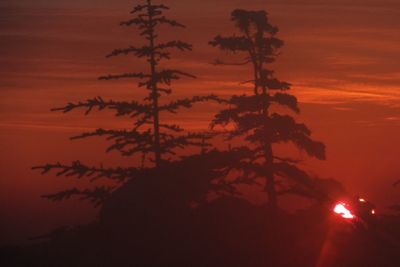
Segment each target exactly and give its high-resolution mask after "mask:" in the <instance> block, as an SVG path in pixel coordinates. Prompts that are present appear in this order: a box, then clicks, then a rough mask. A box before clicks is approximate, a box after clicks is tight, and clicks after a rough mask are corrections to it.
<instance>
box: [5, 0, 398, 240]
mask: <svg viewBox="0 0 400 267" xmlns="http://www.w3.org/2000/svg"><path fill="white" fill-rule="evenodd" d="M15 2H16V1H12V0H3V1H0V38H1V39H0V94H1V97H0V130H1V131H0V135H1V136H0V137H1V138H0V144H1V148H2V149H1V150H0V153H1V154H0V158H1V161H0V162H1V165H0V177H1V178H0V214H1V216H0V217H1V221H0V226H1V229H0V240H2V239H4V240H12V239H13V238H14V239H15V238H22V237H26V236H28V235H32V234H35V233H37V232H38V231H45V230H47V229H48V228H49V227H54V226H57V225H62V224H68V223H72V222H76V220H77V219H76V218H77V216H76V214H78V213H83V212H84V211H86V210H87V206H85V205H84V207H82V204H81V203H79V207H76V205H77V203H69V204H52V203H48V202H45V201H44V200H41V199H39V198H38V196H39V195H40V194H43V193H46V192H49V191H50V192H51V191H54V190H58V189H63V188H65V187H66V186H71V185H72V186H73V185H75V180H67V181H66V180H65V179H61V178H60V179H54V177H50V176H46V177H43V176H40V175H38V174H37V173H32V172H31V171H30V170H29V169H30V167H31V166H32V165H35V164H38V163H43V162H48V161H57V160H60V161H63V160H65V161H70V160H75V159H78V158H79V159H82V161H85V159H86V162H89V163H94V164H97V163H99V162H100V161H106V162H111V163H115V164H118V163H119V162H121V159H119V158H118V157H116V156H115V155H103V153H102V152H103V150H102V148H100V147H99V146H98V145H97V144H96V143H94V142H93V141H84V142H69V141H68V140H67V138H68V136H71V135H74V134H76V133H79V132H80V131H81V130H83V129H87V128H95V127H100V126H102V127H107V126H108V127H111V126H115V125H117V126H121V125H123V123H124V120H118V121H113V120H111V119H112V118H113V117H112V116H111V115H105V116H104V114H103V115H102V116H98V115H94V116H89V117H84V116H82V113H80V112H75V113H73V114H69V115H62V114H54V113H50V112H49V109H50V108H52V107H55V106H61V105H63V104H65V103H66V102H68V101H75V100H79V99H86V98H88V97H93V96H97V95H101V96H103V97H104V98H114V99H129V98H134V97H135V96H137V92H138V90H137V89H136V87H135V84H134V83H133V81H123V82H104V81H103V82H100V81H97V80H96V77H98V76H100V75H103V74H107V73H118V72H129V71H135V70H138V69H140V68H141V66H142V65H141V63H140V62H139V63H138V62H137V61H135V60H134V59H132V58H130V57H122V58H114V59H105V57H104V55H106V54H107V53H108V52H110V51H111V50H112V49H113V48H121V47H126V46H129V45H130V44H135V43H136V42H140V40H138V38H136V37H135V31H134V30H133V29H132V28H123V27H119V26H118V22H119V21H122V20H124V19H126V18H128V17H129V15H128V13H129V10H130V7H131V4H132V1H127V0H114V1H111V0H102V1H99V0H83V1H73V2H72V3H71V1H63V0H58V1H54V0H53V1H50V0H41V1H39V0H36V1H33V0H20V1H18V2H17V3H15ZM216 2H217V3H216ZM164 3H165V4H168V5H169V6H171V7H172V10H171V11H170V12H169V13H170V16H172V17H174V18H176V19H178V20H180V21H181V22H182V23H184V24H186V25H187V27H188V29H186V30H178V31H175V32H171V31H167V32H166V33H165V34H166V35H163V37H167V38H171V37H173V38H176V37H179V38H180V39H183V40H186V41H189V42H191V43H193V44H194V48H195V50H194V52H193V53H185V54H179V53H177V54H175V55H176V57H175V59H174V60H173V61H171V62H170V64H171V65H172V64H174V65H175V66H177V65H178V66H179V67H180V68H183V69H186V70H188V71H190V72H192V73H193V74H195V75H197V76H198V79H197V80H194V81H192V80H185V81H182V82H179V84H177V86H176V94H177V95H182V96H184V95H192V94H207V93H211V92H212V93H216V94H219V95H229V94H232V93H237V94H241V93H243V92H246V90H247V88H246V87H244V86H241V85H239V82H241V81H243V80H246V79H248V77H249V75H250V72H249V71H248V70H246V69H243V68H238V67H214V66H212V65H211V64H209V63H210V62H212V60H213V59H215V58H217V57H220V58H227V57H229V56H227V55H224V54H222V53H220V52H219V51H217V50H214V49H212V48H211V47H209V46H208V45H207V42H208V41H209V40H210V39H211V38H212V37H213V36H215V35H216V34H218V33H228V32H233V25H231V23H230V22H229V13H230V11H231V10H232V9H234V8H238V7H241V8H248V9H266V10H267V11H268V12H269V13H270V18H271V21H272V22H273V23H274V24H276V25H278V26H279V28H280V35H279V36H280V37H281V38H282V39H283V40H284V41H285V44H286V45H285V47H284V49H283V51H282V52H283V53H282V56H281V57H280V58H279V61H278V63H277V64H275V66H274V69H275V70H276V72H277V76H278V77H279V78H281V79H284V80H287V81H289V82H291V83H292V84H293V93H294V94H295V95H296V96H297V97H298V98H299V100H300V102H301V108H302V114H301V117H300V118H301V120H303V121H305V122H306V123H307V124H308V125H309V126H310V128H311V129H312V130H313V133H314V136H315V137H316V138H317V139H319V140H321V141H324V142H325V143H326V145H327V149H328V150H327V156H328V159H327V161H326V162H306V163H305V167H306V169H308V170H310V171H312V172H314V173H316V174H319V175H321V176H324V177H333V178H336V179H338V180H339V181H341V182H342V183H344V185H345V186H346V187H347V188H348V189H349V191H351V192H354V194H362V195H364V196H366V197H367V198H369V199H371V200H372V201H373V202H375V203H377V204H378V205H379V206H381V207H384V206H385V205H388V204H391V203H393V202H394V201H396V200H399V199H400V190H399V189H397V190H396V189H395V188H393V187H391V184H392V183H393V181H395V180H396V179H398V178H400V167H399V160H398V149H400V138H399V136H400V67H399V65H398V64H399V62H400V34H399V32H400V20H399V17H400V2H399V1H396V0H393V1H388V0H363V1H361V0H359V1H354V0H353V1H351V0H335V1H334V0H319V1H318V0H313V1H312V0H299V1H294V0H270V1H267V0H264V1H260V0H256V1H232V0H222V1H211V0H202V1H178V0H169V1H164ZM216 108H217V107H216V106H211V107H210V106H200V107H197V108H196V109H194V110H193V112H191V113H186V112H185V114H184V115H180V116H178V117H177V118H176V119H177V120H178V121H181V122H182V123H183V124H184V126H186V127H187V128H204V127H206V125H207V123H208V121H209V120H210V118H211V115H212V113H213V112H214V111H215V110H216ZM193 121H195V122H196V123H193ZM300 156H301V157H303V155H301V154H300ZM304 158H305V157H304ZM123 161H125V162H126V160H123ZM111 163H110V164H111ZM42 213H47V214H52V216H47V217H46V218H45V219H44V218H43V217H41V216H39V215H40V214H42ZM93 214H94V213H93V212H92V213H90V214H85V215H83V214H81V216H78V217H79V218H80V219H79V220H82V221H85V220H88V219H90V218H91V217H92V216H93ZM11 225H12V227H11ZM33 225H34V226H33ZM38 225H40V226H38ZM17 228H18V231H19V233H18V234H16V233H15V229H17ZM13 229H14V231H13ZM2 235H3V236H4V238H1V236H2ZM0 243H1V242H0Z"/></svg>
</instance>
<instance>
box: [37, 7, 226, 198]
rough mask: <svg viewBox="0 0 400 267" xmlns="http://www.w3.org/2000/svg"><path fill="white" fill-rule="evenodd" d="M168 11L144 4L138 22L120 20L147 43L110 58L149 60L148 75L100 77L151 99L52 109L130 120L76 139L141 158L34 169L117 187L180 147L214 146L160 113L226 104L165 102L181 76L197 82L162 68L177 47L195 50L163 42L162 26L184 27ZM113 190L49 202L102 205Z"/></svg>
mask: <svg viewBox="0 0 400 267" xmlns="http://www.w3.org/2000/svg"><path fill="white" fill-rule="evenodd" d="M168 9H169V8H168V7H167V6H165V5H156V4H152V2H151V1H150V0H147V1H145V3H144V4H139V5H137V6H135V7H134V9H133V10H132V12H131V13H132V15H133V18H132V19H130V20H127V21H124V22H121V25H122V26H135V27H136V28H138V29H139V35H140V36H141V37H142V38H143V39H144V40H145V41H146V43H147V44H146V45H143V46H130V47H128V48H123V49H115V50H114V51H112V52H111V53H110V54H108V55H107V57H114V56H119V55H130V54H132V55H133V56H135V57H137V58H139V59H141V58H143V59H145V60H146V62H147V64H148V67H149V71H148V72H137V73H123V74H109V75H106V76H101V77H100V78H99V79H100V80H116V79H125V78H132V79H136V80H139V81H138V87H139V88H143V89H145V90H146V91H147V96H146V97H145V98H144V99H143V100H130V101H115V100H104V99H103V98H101V97H94V98H92V99H88V100H86V101H79V102H76V103H68V104H67V105H66V106H64V107H61V108H55V109H52V110H53V111H62V112H64V113H67V112H71V111H73V110H75V109H84V110H85V114H86V115H87V114H89V113H91V112H92V111H93V110H98V111H102V110H111V111H113V112H115V115H116V116H126V117H128V118H131V119H132V120H134V121H133V128H131V129H123V130H115V129H101V128H100V129H97V130H95V131H93V132H85V133H82V134H81V135H78V136H75V137H72V138H71V139H72V140H76V139H83V138H89V137H105V138H106V139H107V140H108V141H111V142H112V144H111V145H110V146H109V147H108V148H107V152H110V151H118V152H119V153H120V154H121V155H123V156H136V155H138V154H139V155H140V156H141V159H142V160H141V161H140V160H139V161H138V162H136V164H134V167H131V168H122V167H117V168H108V169H106V168H104V167H103V166H100V167H97V168H96V167H90V166H88V165H85V164H83V163H81V162H79V161H76V162H73V163H72V164H71V165H65V164H60V163H56V164H47V165H44V166H37V167H34V168H33V169H39V170H42V173H47V172H49V171H51V170H55V171H57V176H60V175H65V176H75V177H79V178H81V177H90V178H91V179H92V180H96V179H98V178H108V179H111V180H112V181H114V182H117V183H124V182H126V181H127V180H129V179H131V178H140V177H143V173H144V172H148V171H149V169H151V168H161V167H162V166H163V165H165V164H169V162H170V160H171V159H172V158H171V157H173V156H175V158H174V159H175V160H179V155H177V150H178V149H183V148H186V147H188V146H195V147H199V148H200V149H201V151H206V149H207V148H208V147H209V146H210V144H209V143H208V142H207V140H208V139H210V138H211V137H212V135H211V134H209V133H205V132H199V133H187V132H184V130H183V129H182V128H181V127H180V126H179V125H175V124H168V123H164V122H162V121H160V114H161V113H172V114H175V113H177V112H178V111H179V109H182V108H186V109H190V108H191V107H192V106H193V104H195V103H199V102H204V101H217V102H220V101H221V100H220V99H219V98H218V97H216V96H215V95H206V96H193V97H191V98H184V99H174V100H171V101H170V102H168V101H164V102H163V104H161V103H160V98H161V97H163V96H165V95H170V94H171V93H172V88H171V87H170V86H171V84H172V82H173V81H176V80H179V79H181V78H182V77H188V78H195V76H193V75H192V74H189V73H187V72H185V71H182V70H178V69H171V68H164V67H163V66H161V65H160V63H161V61H163V60H168V59H170V58H171V51H172V50H173V49H175V50H178V51H181V52H185V51H191V50H192V45H191V44H189V43H186V42H183V41H180V40H172V41H167V42H159V41H158V40H159V35H158V28H159V27H160V26H161V25H167V26H170V27H180V28H182V27H184V25H182V24H180V23H178V22H177V21H175V20H170V19H168V18H166V17H165V16H164V11H166V10H168ZM115 188H116V187H115V186H114V187H96V188H94V189H85V190H78V189H76V188H73V189H70V190H66V191H62V192H59V193H58V194H51V195H45V196H44V197H46V198H49V199H50V200H53V201H57V200H64V199H67V198H70V197H72V196H78V197H80V198H83V199H89V200H90V201H92V202H93V203H95V204H96V205H98V204H99V203H101V202H103V201H104V200H105V199H106V198H107V197H108V196H110V195H111V192H112V191H113V190H115Z"/></svg>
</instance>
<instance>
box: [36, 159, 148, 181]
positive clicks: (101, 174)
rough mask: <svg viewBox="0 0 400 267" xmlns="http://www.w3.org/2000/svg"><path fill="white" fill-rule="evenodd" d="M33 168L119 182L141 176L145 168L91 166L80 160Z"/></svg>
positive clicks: (66, 175)
mask: <svg viewBox="0 0 400 267" xmlns="http://www.w3.org/2000/svg"><path fill="white" fill-rule="evenodd" d="M32 170H41V171H42V174H46V173H49V172H50V171H55V172H56V176H65V177H78V178H83V177H87V178H90V179H91V180H92V181H93V180H97V179H100V178H107V179H111V180H114V181H119V182H122V181H124V180H126V179H130V178H133V177H136V176H139V175H140V174H141V173H142V172H143V170H141V169H137V168H120V167H118V168H104V167H103V166H102V165H100V166H99V167H89V166H87V165H84V164H82V163H81V162H80V161H74V162H72V164H71V165H64V164H61V163H55V164H46V165H44V166H35V167H32Z"/></svg>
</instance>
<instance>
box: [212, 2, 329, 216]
mask: <svg viewBox="0 0 400 267" xmlns="http://www.w3.org/2000/svg"><path fill="white" fill-rule="evenodd" d="M231 20H232V21H233V22H234V23H235V24H236V27H237V28H238V30H239V31H240V34H239V35H232V36H228V37H225V36H221V35H218V36H216V37H215V38H214V40H213V41H211V42H210V45H212V46H214V47H218V48H220V49H221V50H224V51H228V52H233V53H235V54H236V53H241V54H244V55H245V58H244V60H243V62H238V63H226V62H222V61H220V60H217V61H216V64H217V65H219V64H221V65H238V66H242V65H247V64H249V65H251V67H252V71H253V74H254V77H253V78H252V79H251V80H250V81H247V82H248V83H252V84H254V88H253V93H252V94H251V95H234V96H232V97H231V98H230V99H229V100H228V101H227V104H228V105H229V108H227V109H224V110H222V111H220V112H219V113H218V114H217V115H216V116H215V118H214V120H213V123H212V124H213V126H216V125H226V124H230V123H233V124H234V125H235V128H234V130H232V131H229V139H233V138H244V139H245V140H246V141H248V142H249V143H250V144H251V145H250V146H248V147H247V150H248V153H244V154H243V158H242V162H241V164H240V165H237V166H232V168H234V169H238V170H241V171H242V172H241V173H243V176H241V177H240V178H238V179H237V182H244V183H255V181H257V178H264V179H265V180H266V183H265V191H266V193H267V195H268V200H269V205H270V206H271V207H272V208H273V209H276V207H277V197H278V195H280V194H283V193H289V192H292V193H295V192H297V193H301V194H308V193H307V190H306V189H307V187H311V179H310V178H309V177H308V175H307V174H306V173H305V172H304V171H302V170H301V169H300V168H299V167H298V166H296V165H297V163H298V160H295V159H290V158H283V157H278V156H277V155H276V153H274V149H273V145H274V144H278V143H286V142H292V143H293V144H294V145H296V146H297V147H298V148H299V149H301V150H303V151H305V152H307V154H308V155H309V156H312V157H315V158H317V159H321V160H322V159H325V146H324V144H322V143H321V142H316V141H314V140H312V139H311V137H310V136H311V131H310V130H309V129H308V128H307V126H306V125H304V124H302V123H297V122H296V121H295V119H294V118H293V117H291V116H290V115H282V114H280V113H278V112H277V111H276V110H274V108H273V105H280V106H284V107H287V108H288V109H290V110H291V111H293V112H294V113H299V112H300V110H299V106H298V103H297V99H296V97H295V96H293V95H290V94H289V93H288V90H289V89H290V84H289V83H287V82H283V81H280V80H278V79H277V78H276V77H275V76H274V72H273V71H272V70H271V69H269V68H268V67H267V66H268V64H270V63H272V62H274V61H275V59H276V57H277V56H278V55H279V50H280V48H281V47H282V46H283V41H282V40H280V39H279V38H277V36H276V35H277V33H278V28H277V27H275V26H273V25H272V24H271V23H270V22H269V20H268V16H267V13H266V12H265V11H247V10H240V9H237V10H234V11H233V12H232V14H231ZM244 147H245V146H244ZM278 179H279V180H278ZM283 181H285V182H283ZM304 186H305V187H304Z"/></svg>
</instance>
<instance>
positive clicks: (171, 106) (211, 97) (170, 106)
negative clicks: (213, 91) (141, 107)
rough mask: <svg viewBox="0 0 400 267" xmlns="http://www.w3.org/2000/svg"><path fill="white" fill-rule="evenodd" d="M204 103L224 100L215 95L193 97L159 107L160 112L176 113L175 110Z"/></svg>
mask: <svg viewBox="0 0 400 267" xmlns="http://www.w3.org/2000/svg"><path fill="white" fill-rule="evenodd" d="M205 101H215V102H218V103H222V102H223V101H224V100H223V99H221V98H219V97H218V96H216V95H207V96H194V97H192V98H185V99H178V100H175V101H172V102H170V103H168V104H165V105H163V106H160V111H168V112H171V113H176V110H177V109H179V108H191V107H192V106H193V104H195V103H199V102H205Z"/></svg>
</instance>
